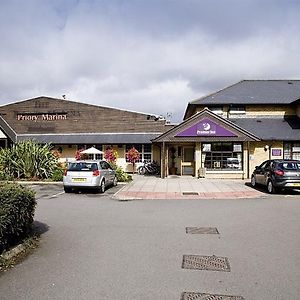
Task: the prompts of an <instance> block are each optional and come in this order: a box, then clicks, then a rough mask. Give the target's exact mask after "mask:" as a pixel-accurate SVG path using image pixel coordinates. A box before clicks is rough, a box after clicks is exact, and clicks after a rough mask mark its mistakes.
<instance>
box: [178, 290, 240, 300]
mask: <svg viewBox="0 0 300 300" xmlns="http://www.w3.org/2000/svg"><path fill="white" fill-rule="evenodd" d="M244 299H245V298H244V297H241V296H228V295H215V294H205V293H193V292H184V293H182V295H181V299H180V300H244Z"/></svg>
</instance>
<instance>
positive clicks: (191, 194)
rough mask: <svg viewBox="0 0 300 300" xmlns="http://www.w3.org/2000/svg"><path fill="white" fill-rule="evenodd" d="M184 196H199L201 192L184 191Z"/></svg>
mask: <svg viewBox="0 0 300 300" xmlns="http://www.w3.org/2000/svg"><path fill="white" fill-rule="evenodd" d="M182 195H183V196H198V195H199V193H197V192H182Z"/></svg>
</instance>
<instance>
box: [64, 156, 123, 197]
mask: <svg viewBox="0 0 300 300" xmlns="http://www.w3.org/2000/svg"><path fill="white" fill-rule="evenodd" d="M63 184H64V190H65V192H66V193H71V192H72V191H73V190H75V189H83V188H89V189H96V190H97V191H99V192H100V193H104V192H105V189H106V187H107V186H109V185H117V177H116V173H115V171H114V170H113V169H112V167H111V166H110V165H109V164H108V163H107V162H106V161H104V160H101V161H90V160H80V161H76V162H71V163H69V165H68V168H67V170H66V171H65V173H64V178H63Z"/></svg>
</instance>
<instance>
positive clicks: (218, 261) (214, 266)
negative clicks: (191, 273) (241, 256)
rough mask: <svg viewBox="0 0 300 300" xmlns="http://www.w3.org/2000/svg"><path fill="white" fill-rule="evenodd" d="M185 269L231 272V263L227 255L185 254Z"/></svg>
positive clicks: (183, 262)
mask: <svg viewBox="0 0 300 300" xmlns="http://www.w3.org/2000/svg"><path fill="white" fill-rule="evenodd" d="M182 268H183V269H193V270H208V271H224V272H230V265H229V262H228V258H227V257H219V256H215V255H213V256H203V255H183V260H182Z"/></svg>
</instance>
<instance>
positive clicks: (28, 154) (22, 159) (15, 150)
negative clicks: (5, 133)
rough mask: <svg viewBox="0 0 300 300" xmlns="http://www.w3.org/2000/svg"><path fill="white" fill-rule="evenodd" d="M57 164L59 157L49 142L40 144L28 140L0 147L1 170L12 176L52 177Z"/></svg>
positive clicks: (29, 177)
mask: <svg viewBox="0 0 300 300" xmlns="http://www.w3.org/2000/svg"><path fill="white" fill-rule="evenodd" d="M57 164H58V158H57V157H56V156H55V153H52V152H51V145H49V144H45V145H40V144H38V143H37V142H35V141H31V140H28V141H21V142H18V143H17V144H15V145H14V146H12V147H11V148H2V149H0V166H1V171H3V173H5V174H6V175H7V176H10V177H12V178H18V179H23V178H25V179H32V178H34V179H44V178H51V176H52V174H53V171H54V170H55V169H56V168H57Z"/></svg>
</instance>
